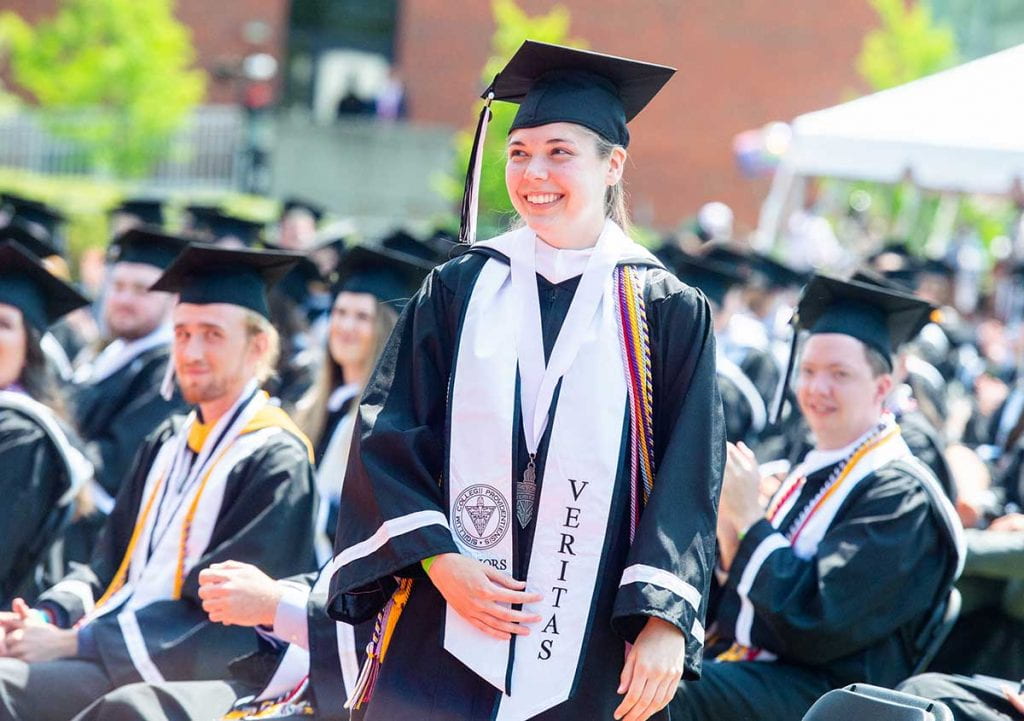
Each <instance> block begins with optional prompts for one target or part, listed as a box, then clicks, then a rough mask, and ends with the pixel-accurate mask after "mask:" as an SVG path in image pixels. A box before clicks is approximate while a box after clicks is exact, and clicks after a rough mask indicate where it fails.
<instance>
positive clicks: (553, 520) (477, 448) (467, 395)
mask: <svg viewBox="0 0 1024 721" xmlns="http://www.w3.org/2000/svg"><path fill="white" fill-rule="evenodd" d="M535 242H536V237H535V235H534V233H533V232H532V231H530V230H529V229H527V228H523V229H520V230H516V231H512V232H510V233H506V234H504V235H502V236H499V237H497V238H495V239H493V240H490V241H486V242H483V243H479V244H478V245H480V246H483V247H488V248H492V249H494V250H497V251H499V252H501V253H502V254H504V255H505V256H507V257H508V258H510V261H511V263H510V264H506V263H503V262H501V261H499V260H496V259H489V260H488V261H487V262H486V263H485V264H484V267H483V269H482V270H481V272H480V275H479V277H478V278H477V281H476V284H475V286H474V288H473V292H472V296H471V297H470V301H469V305H468V307H467V310H466V316H465V319H464V321H463V328H462V333H461V336H460V340H459V348H458V354H457V359H456V365H455V370H454V382H453V385H452V395H451V406H450V408H451V419H452V420H451V437H450V443H449V453H450V455H449V478H448V492H449V508H448V515H449V527H450V528H451V532H452V536H453V538H454V539H455V542H456V544H457V545H458V547H459V550H460V551H461V552H462V553H464V554H466V555H468V556H471V557H473V558H475V559H477V560H479V561H481V562H483V563H486V564H488V565H490V566H492V567H494V568H496V569H498V570H499V571H502V572H506V573H511V572H512V568H513V555H512V537H513V534H514V533H515V529H514V527H513V526H514V524H515V523H516V515H515V501H514V499H515V491H514V488H515V483H516V481H518V480H519V479H518V478H516V477H514V475H516V471H515V469H514V467H513V435H514V434H517V433H518V429H516V428H514V427H513V425H512V419H513V418H514V417H515V409H516V372H517V369H518V370H520V371H521V373H522V376H523V380H522V382H521V383H522V386H523V388H522V393H523V401H522V405H521V407H522V413H523V417H524V421H525V422H524V430H525V431H526V433H527V434H528V435H530V434H531V433H533V434H535V436H534V437H535V438H536V439H539V437H540V435H541V434H542V433H543V430H544V428H545V427H546V425H547V424H548V423H549V422H550V423H552V424H553V425H552V428H551V438H550V444H549V448H548V454H547V458H546V462H545V468H544V477H543V482H542V483H541V484H540V485H541V488H540V495H539V498H538V499H537V502H536V520H535V521H534V522H535V523H536V532H535V536H534V542H533V551H532V553H531V557H530V563H529V571H528V575H527V578H526V582H527V590H528V591H530V592H539V593H542V594H544V599H543V600H542V601H541V602H539V603H536V604H527V605H526V606H525V607H524V608H523V611H524V612H526V613H536V614H538V615H540V616H541V617H542V619H543V620H542V621H541V622H540V623H538V624H535V625H534V626H532V627H531V633H530V635H529V636H527V637H516V638H515V639H514V643H515V650H514V655H513V652H512V651H513V647H512V643H511V642H509V641H500V640H498V639H495V638H492V637H491V636H488V635H486V634H484V633H483V632H481V631H478V630H477V629H476V628H475V627H473V626H472V625H471V624H470V623H469V622H468V621H466V620H465V619H463V618H462V617H461V616H459V615H458V613H456V612H455V611H454V610H452V609H451V608H449V609H447V612H446V618H445V632H444V647H445V649H446V650H448V651H449V652H450V653H452V654H453V655H454V656H455V657H456V658H458V659H459V660H460V661H461V662H462V663H464V664H465V665H466V666H468V667H469V668H470V669H471V670H473V671H474V672H475V673H476V674H477V675H479V676H480V677H481V678H483V679H485V680H486V681H487V682H489V683H490V684H492V685H493V686H494V687H495V688H497V689H499V690H500V691H502V692H504V693H505V695H504V696H502V698H501V704H500V708H499V710H498V714H497V719H498V720H499V721H518V720H520V719H528V718H531V717H533V716H535V715H537V714H539V713H542V712H543V711H545V710H546V709H549V708H551V707H553V706H555V705H556V704H559V703H561V702H563V701H565V700H566V699H568V698H569V696H570V695H571V693H572V689H573V684H574V682H575V678H576V674H577V668H578V666H579V663H580V657H581V651H582V647H583V644H584V641H585V637H586V634H587V629H588V627H589V625H590V623H591V621H592V619H591V618H590V610H591V608H592V600H593V596H594V593H595V591H596V587H597V581H598V578H597V576H598V570H599V568H600V561H601V552H602V549H603V546H604V540H605V536H606V532H607V527H608V518H609V515H610V511H611V501H612V497H613V493H614V490H615V483H616V480H617V479H616V475H617V471H618V467H619V460H620V457H621V445H622V437H623V430H624V422H625V418H626V416H625V411H626V400H627V387H626V378H625V371H624V366H623V358H622V351H621V345H620V336H619V321H618V317H617V314H618V303H617V299H616V297H615V294H614V282H613V273H612V271H613V270H614V267H615V265H616V263H617V262H618V261H619V260H620V259H622V258H624V257H628V256H629V255H633V256H635V255H636V254H637V251H638V250H639V248H638V247H637V246H636V245H635V244H633V243H632V242H631V241H629V239H628V238H626V236H625V234H624V233H623V232H622V231H621V229H619V227H618V226H617V225H615V224H614V223H612V222H610V221H609V222H607V223H606V225H605V228H604V231H603V232H602V234H601V237H600V239H599V241H598V245H597V247H596V248H595V250H594V253H593V256H592V257H591V259H590V260H589V261H588V266H587V271H586V272H584V276H583V278H582V279H581V281H580V285H579V287H578V288H577V291H576V295H575V296H574V298H573V304H572V305H571V306H570V310H569V312H568V314H567V316H566V320H565V322H564V324H563V327H562V330H561V332H560V333H559V338H558V341H557V342H556V344H555V347H554V349H553V350H552V353H551V357H550V360H549V362H548V363H547V366H546V367H545V365H544V356H543V338H542V337H541V331H540V307H539V304H538V300H537V285H536V283H537V281H536V275H535V273H534V264H533V254H534V252H535ZM523 267H525V268H526V269H527V271H526V273H527V274H526V275H525V276H524V275H523V274H519V276H518V277H517V274H516V270H517V269H518V268H523ZM595 270H596V272H595ZM531 291H532V292H531ZM588 298H589V305H588ZM578 301H579V302H578ZM510 331H513V334H512V339H510V338H509V334H510ZM510 340H512V341H513V342H510ZM538 354H539V356H538ZM538 357H539V363H540V368H539V369H538V368H536V365H534V367H533V373H530V372H529V371H530V368H529V366H528V365H527V364H530V363H533V364H536V363H537V362H538ZM538 370H539V371H540V372H538ZM559 381H561V390H560V392H559V400H558V406H557V409H555V408H552V409H550V410H551V414H549V412H548V411H549V408H548V404H549V401H550V398H551V395H552V394H553V393H554V391H555V389H556V387H557V385H558V382H559ZM549 416H551V417H549ZM528 445H530V442H529V441H528Z"/></svg>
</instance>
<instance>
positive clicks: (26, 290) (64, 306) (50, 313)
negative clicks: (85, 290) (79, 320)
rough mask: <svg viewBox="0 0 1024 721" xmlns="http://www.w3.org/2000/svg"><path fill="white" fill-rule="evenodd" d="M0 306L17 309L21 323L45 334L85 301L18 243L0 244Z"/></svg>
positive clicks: (7, 241) (85, 303)
mask: <svg viewBox="0 0 1024 721" xmlns="http://www.w3.org/2000/svg"><path fill="white" fill-rule="evenodd" d="M0 303H6V304H7V305H13V306H14V307H15V308H18V309H19V310H20V311H21V313H22V315H23V316H24V317H25V321H26V322H27V323H28V324H29V325H31V326H33V327H34V328H36V329H37V330H39V332H40V333H45V332H46V329H47V328H48V327H49V326H50V325H52V324H53V323H55V322H56V321H57V320H58V319H59V318H61V317H62V316H64V315H66V314H67V313H70V312H71V311H73V310H75V309H76V308H81V307H82V306H85V305H88V304H89V299H88V298H86V297H85V296H84V295H82V294H81V293H79V292H78V291H77V290H75V288H74V287H73V286H72V285H70V284H69V283H66V282H64V281H63V280H61V279H60V278H58V277H57V276H55V275H53V274H52V273H50V271H48V270H47V269H46V267H45V266H44V265H43V264H42V262H40V260H39V258H38V257H37V256H36V255H34V254H33V253H31V252H30V251H28V250H27V249H26V248H25V247H24V246H22V245H21V244H20V243H17V242H15V241H12V240H4V241H2V242H0Z"/></svg>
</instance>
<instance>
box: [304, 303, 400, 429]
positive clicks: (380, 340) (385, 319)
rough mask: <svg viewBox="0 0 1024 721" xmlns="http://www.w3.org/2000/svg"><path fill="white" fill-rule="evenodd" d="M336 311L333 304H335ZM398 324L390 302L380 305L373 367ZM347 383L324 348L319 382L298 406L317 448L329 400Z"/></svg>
mask: <svg viewBox="0 0 1024 721" xmlns="http://www.w3.org/2000/svg"><path fill="white" fill-rule="evenodd" d="M332 308H333V305H332ZM397 321H398V313H397V312H396V311H395V309H394V308H392V307H391V306H390V305H388V304H386V303H377V312H376V314H375V315H374V327H373V357H372V358H370V362H369V367H370V368H372V367H374V366H376V365H377V359H378V358H380V354H381V353H383V352H384V345H385V344H386V343H387V340H388V337H389V336H390V335H391V331H392V330H393V329H394V327H395V323H396V322H397ZM344 383H345V376H344V374H343V373H342V370H341V366H340V365H338V364H337V362H335V360H334V359H333V358H332V357H331V351H330V349H329V348H324V359H323V362H322V363H321V364H320V371H319V372H318V373H317V377H316V381H315V382H314V383H313V386H312V387H311V388H310V389H309V390H308V391H307V392H306V394H305V395H304V396H303V397H302V398H300V399H299V402H298V403H296V405H295V422H296V423H297V424H298V426H299V428H301V429H302V432H303V433H305V434H306V436H308V437H309V438H310V440H312V441H313V445H314V446H315V445H317V444H319V443H320V441H321V438H320V436H322V435H323V433H324V429H325V428H326V427H327V399H328V398H330V396H331V393H332V392H333V391H334V389H335V388H338V387H340V386H341V385H342V384H344ZM361 397H362V391H360V393H359V397H358V398H356V399H355V402H354V403H352V406H351V410H350V411H349V414H354V413H355V412H356V410H357V409H358V408H359V400H360V398H361Z"/></svg>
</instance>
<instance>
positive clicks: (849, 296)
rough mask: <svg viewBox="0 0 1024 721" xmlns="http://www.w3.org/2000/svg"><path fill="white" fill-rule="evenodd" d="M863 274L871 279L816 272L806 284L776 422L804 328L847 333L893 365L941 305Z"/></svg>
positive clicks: (818, 331) (775, 411)
mask: <svg viewBox="0 0 1024 721" xmlns="http://www.w3.org/2000/svg"><path fill="white" fill-rule="evenodd" d="M859 277H860V278H862V279H863V280H869V281H871V282H866V283H865V282H861V281H859V280H849V281H844V280H840V279H839V278H832V277H830V276H827V275H815V276H813V277H812V278H811V281H810V282H809V283H808V284H807V287H806V288H804V292H803V293H802V294H801V296H800V301H799V303H798V304H797V309H796V313H794V314H793V320H792V325H793V338H792V341H791V343H790V349H789V361H788V363H787V364H786V373H785V374H784V376H783V380H782V387H781V391H782V392H781V393H777V394H776V396H775V400H776V403H775V407H774V409H773V422H774V420H776V419H777V418H778V414H779V412H780V411H781V400H782V398H784V397H785V391H786V388H787V387H788V385H789V380H790V378H791V377H792V373H793V364H794V363H795V362H796V343H797V338H798V337H799V333H800V331H801V330H806V331H808V332H810V333H811V334H812V335H815V334H818V333H841V334H842V335H848V336H851V337H853V338H856V339H857V340H859V341H861V342H862V343H864V345H866V346H868V347H869V348H871V349H873V350H875V351H878V352H879V353H880V354H881V355H882V357H883V358H885V359H886V360H887V361H888V363H889V366H890V368H891V367H892V356H893V354H894V353H895V351H896V350H897V349H898V348H899V347H900V346H901V345H903V344H904V343H906V342H907V341H909V340H911V339H913V338H914V336H916V335H917V334H918V333H919V332H920V330H921V329H922V328H924V326H925V325H927V324H928V322H929V320H930V319H931V315H932V312H933V311H934V310H935V308H934V306H932V304H931V303H928V302H927V301H924V300H921V299H920V298H918V297H917V296H914V295H911V294H910V293H904V292H902V291H900V290H897V289H895V288H893V287H891V286H884V285H879V284H878V280H877V278H872V277H871V276H869V275H867V274H862V275H861V276H859Z"/></svg>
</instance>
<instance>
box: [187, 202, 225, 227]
mask: <svg viewBox="0 0 1024 721" xmlns="http://www.w3.org/2000/svg"><path fill="white" fill-rule="evenodd" d="M220 212H221V210H220V207H219V206H216V205H208V204H205V203H192V204H190V205H186V206H185V213H186V214H187V217H188V227H189V228H190V229H191V230H195V231H197V232H203V233H208V232H210V218H211V217H213V216H214V215H218V214H220Z"/></svg>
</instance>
